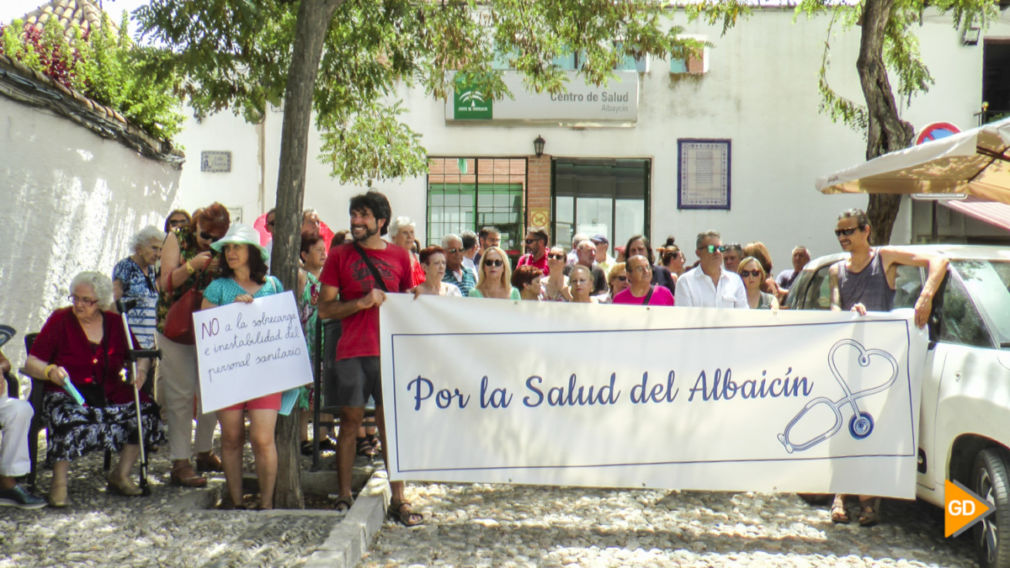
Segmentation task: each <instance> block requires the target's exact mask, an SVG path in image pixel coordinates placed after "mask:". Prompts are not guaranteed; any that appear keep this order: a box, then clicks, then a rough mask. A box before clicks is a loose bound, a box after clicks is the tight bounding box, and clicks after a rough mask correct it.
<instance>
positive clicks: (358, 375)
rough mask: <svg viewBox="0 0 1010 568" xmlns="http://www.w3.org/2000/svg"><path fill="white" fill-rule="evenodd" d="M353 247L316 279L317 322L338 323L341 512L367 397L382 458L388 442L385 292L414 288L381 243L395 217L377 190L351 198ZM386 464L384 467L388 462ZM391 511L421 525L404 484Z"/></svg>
mask: <svg viewBox="0 0 1010 568" xmlns="http://www.w3.org/2000/svg"><path fill="white" fill-rule="evenodd" d="M350 215H351V239H352V240H351V242H350V243H347V244H343V245H340V246H338V247H336V248H334V249H333V250H332V251H331V252H330V255H329V256H328V257H327V259H326V264H325V265H324V266H323V272H322V274H321V275H320V277H319V280H320V282H321V283H322V285H323V286H322V290H320V292H319V302H318V304H319V317H321V318H330V319H338V320H341V323H342V325H343V333H342V334H341V335H340V339H339V340H338V341H337V356H336V359H337V361H336V373H335V374H336V378H335V380H336V383H337V384H336V385H334V387H335V388H333V389H328V390H329V392H335V393H336V400H335V401H334V404H335V406H339V407H340V433H339V436H338V438H337V489H338V491H337V495H338V497H337V504H336V508H337V510H338V511H346V510H348V509H349V508H350V507H351V504H352V497H351V472H352V469H353V466H354V457H355V454H356V450H357V435H358V429H359V427H360V426H361V423H362V421H363V419H364V416H365V403H366V402H368V397H369V396H371V397H372V398H374V399H375V419H376V422H377V423H378V425H379V435H380V436H381V440H382V453H383V457H384V458H385V457H386V456H385V454H386V451H387V448H388V445H387V444H386V432H385V421H384V420H383V417H384V414H383V407H382V388H381V386H382V380H381V377H380V375H379V306H381V305H382V303H383V302H384V301H385V300H386V293H387V292H405V291H406V290H407V289H408V288H409V287H410V283H411V280H410V279H411V268H410V257H409V256H408V253H407V251H406V250H404V249H403V248H401V247H398V246H395V245H392V244H390V243H387V242H386V241H385V240H383V239H382V238H381V235H384V234H386V226H387V225H388V224H389V219H390V217H391V215H392V212H391V211H390V207H389V201H388V200H387V199H386V196H385V195H383V194H381V193H379V192H375V191H371V192H368V193H365V194H362V195H357V196H355V197H353V198H351V204H350ZM386 463H389V462H388V461H387V462H386ZM389 485H390V489H391V491H392V501H391V503H390V512H391V514H392V515H393V517H394V518H396V519H397V520H398V521H400V522H401V523H403V524H404V525H406V526H413V525H417V524H420V523H421V522H422V521H423V519H422V517H421V515H419V514H417V513H414V512H413V510H412V509H411V508H410V504H409V503H407V502H406V501H405V500H404V499H403V482H402V481H398V482H397V481H394V482H392V483H390V484H389Z"/></svg>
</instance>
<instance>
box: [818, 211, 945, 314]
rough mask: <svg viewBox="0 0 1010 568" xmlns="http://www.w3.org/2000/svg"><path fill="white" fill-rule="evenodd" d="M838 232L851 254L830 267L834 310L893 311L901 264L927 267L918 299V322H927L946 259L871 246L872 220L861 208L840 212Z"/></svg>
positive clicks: (860, 312)
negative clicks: (892, 306)
mask: <svg viewBox="0 0 1010 568" xmlns="http://www.w3.org/2000/svg"><path fill="white" fill-rule="evenodd" d="M835 235H836V236H837V237H838V244H840V245H841V246H842V250H844V251H848V252H850V253H852V254H851V256H850V257H849V259H848V260H843V261H841V262H839V263H837V264H835V265H834V266H832V267H831V270H830V283H831V309H832V310H836V311H841V310H852V311H854V312H857V313H859V314H860V315H864V314H866V311H867V310H871V311H890V309H891V303H892V301H893V300H894V280H895V277H896V275H897V271H898V265H899V264H905V265H909V266H921V267H928V269H929V276H928V278H927V279H926V283H925V285H923V287H922V292H921V293H920V294H919V299H918V300H916V302H915V325H917V326H919V327H922V326H924V325H926V320H927V319H928V318H929V313H930V311H931V310H932V309H933V295H934V294H935V293H936V289H937V288H938V287H939V286H940V283H941V282H943V277H944V275H945V274H946V273H947V259H945V258H943V257H941V256H937V255H934V254H927V253H921V252H920V253H911V252H906V251H902V250H897V249H893V248H890V247H880V248H876V249H874V248H871V247H870V222H869V220H868V219H867V217H866V213H864V212H863V210H862V209H849V210H848V211H845V212H843V213H842V214H841V215H839V216H838V224H837V225H836V227H835Z"/></svg>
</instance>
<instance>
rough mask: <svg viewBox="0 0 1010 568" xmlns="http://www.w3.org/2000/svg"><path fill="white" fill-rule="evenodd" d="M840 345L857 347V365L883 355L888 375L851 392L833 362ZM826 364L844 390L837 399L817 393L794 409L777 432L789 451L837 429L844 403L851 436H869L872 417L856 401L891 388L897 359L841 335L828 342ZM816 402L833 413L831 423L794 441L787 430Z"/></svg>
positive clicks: (818, 440)
mask: <svg viewBox="0 0 1010 568" xmlns="http://www.w3.org/2000/svg"><path fill="white" fill-rule="evenodd" d="M842 347H852V348H854V349H855V350H856V351H858V353H859V357H858V359H857V362H858V363H859V366H860V367H867V366H869V364H870V359H871V358H872V357H881V358H883V359H884V360H885V361H887V362H888V363H889V364H890V365H891V376H890V378H889V379H887V380H886V381H884V382H883V383H882V384H880V385H877V386H875V387H872V388H868V389H865V390H861V391H856V392H852V389H851V388H850V387H849V383H848V382H847V381H846V380H845V378H844V377H842V374H841V373H840V372H839V371H838V366H837V365H836V364H835V353H836V352H837V351H838V350H839V349H841V348H842ZM828 367H829V368H830V369H831V374H832V375H833V376H834V377H835V381H836V382H838V386H840V387H842V392H843V393H845V396H843V397H842V398H840V399H838V400H831V399H829V398H827V397H823V396H820V397H817V398H815V399H813V400H811V401H809V402H807V404H806V405H805V406H804V407H803V408H802V409H800V411H799V413H797V414H796V416H794V417H793V419H792V420H790V421H789V423H788V424H786V428H785V431H784V432H782V433H781V434H779V435H778V440H779V442H781V443H782V445H783V446H784V447H785V449H786V452H788V453H793V452H802V451H804V450H808V449H810V448H812V447H814V446H816V445H817V444H820V443H821V442H823V441H825V440H827V439H828V438H830V437H832V436H834V435H835V434H836V433H838V431H839V430H841V428H842V423H843V422H844V419H843V417H842V407H844V406H849V407H851V408H852V418H851V419H850V420H849V433H850V434H851V435H852V437H853V438H855V439H857V440H862V439H863V438H866V437H867V436H869V435H870V433H872V432H873V417H872V416H870V413H869V412H866V411H865V410H862V409H860V407H859V403H858V402H857V401H858V400H859V399H861V398H864V397H867V396H871V395H874V394H877V393H880V392H883V391H886V390H887V389H889V388H891V385H893V384H894V381H896V380H897V379H898V362H897V361H896V360H895V359H894V356H893V355H891V354H890V353H888V352H886V351H881V350H880V349H866V348H865V347H863V345H862V344H861V343H859V342H858V341H856V340H854V339H842V340H840V341H838V342H837V343H835V344H834V345H832V346H831V350H830V351H828ZM818 405H825V406H827V407H828V408H829V409H830V410H831V412H833V413H834V415H835V423H834V425H833V426H831V427H830V428H829V429H828V430H827V431H825V432H824V433H822V434H820V435H817V436H814V437H813V438H811V439H810V440H807V441H806V442H802V443H793V442H792V441H791V440H790V439H789V433H790V432H791V431H792V429H793V427H794V426H796V424H797V423H798V422H799V421H800V420H802V419H803V417H804V416H806V414H807V413H808V412H810V411H811V410H812V409H813V408H814V407H816V406H818Z"/></svg>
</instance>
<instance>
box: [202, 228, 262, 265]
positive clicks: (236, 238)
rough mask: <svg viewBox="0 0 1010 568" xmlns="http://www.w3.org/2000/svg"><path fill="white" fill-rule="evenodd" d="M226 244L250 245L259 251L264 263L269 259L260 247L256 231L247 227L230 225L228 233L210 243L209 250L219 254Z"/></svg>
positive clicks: (258, 235)
mask: <svg viewBox="0 0 1010 568" xmlns="http://www.w3.org/2000/svg"><path fill="white" fill-rule="evenodd" d="M227 244H242V245H252V246H253V247H255V248H256V249H257V250H259V251H260V256H261V257H263V261H264V262H266V261H267V259H268V258H269V256H268V254H267V249H265V248H263V247H262V246H260V234H259V233H258V232H256V229H253V228H252V227H250V226H249V225H243V224H242V223H232V224H231V226H230V227H228V232H227V233H225V235H224V236H223V237H221V238H220V239H218V240H216V241H214V242H213V243H211V245H210V248H212V249H214V250H216V251H217V252H221V250H222V249H223V248H224V245H227Z"/></svg>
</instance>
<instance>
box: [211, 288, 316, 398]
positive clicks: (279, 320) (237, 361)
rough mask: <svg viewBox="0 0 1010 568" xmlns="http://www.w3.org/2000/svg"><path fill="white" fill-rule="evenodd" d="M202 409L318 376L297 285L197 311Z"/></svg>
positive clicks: (279, 389) (275, 390)
mask: <svg viewBox="0 0 1010 568" xmlns="http://www.w3.org/2000/svg"><path fill="white" fill-rule="evenodd" d="M193 325H194V326H195V330H196V354H197V364H198V367H199V371H200V402H201V404H200V406H201V409H200V410H201V412H210V411H213V410H219V409H221V408H225V407H228V406H231V405H233V404H238V403H240V402H243V401H246V400H251V399H254V398H257V397H260V396H263V395H267V394H271V393H275V392H281V391H285V390H288V389H291V388H294V387H297V386H301V385H304V384H306V383H310V382H312V366H311V364H310V363H309V353H308V348H307V347H306V345H305V336H304V335H303V334H302V326H301V321H300V319H299V317H298V307H297V306H296V305H295V297H294V294H292V293H291V291H287V292H283V293H281V294H274V295H272V296H265V297H263V298H258V299H256V300H255V301H253V303H251V304H243V303H240V302H234V303H231V304H226V305H223V306H218V307H216V308H212V309H209V310H202V311H199V312H196V313H195V314H193Z"/></svg>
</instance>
